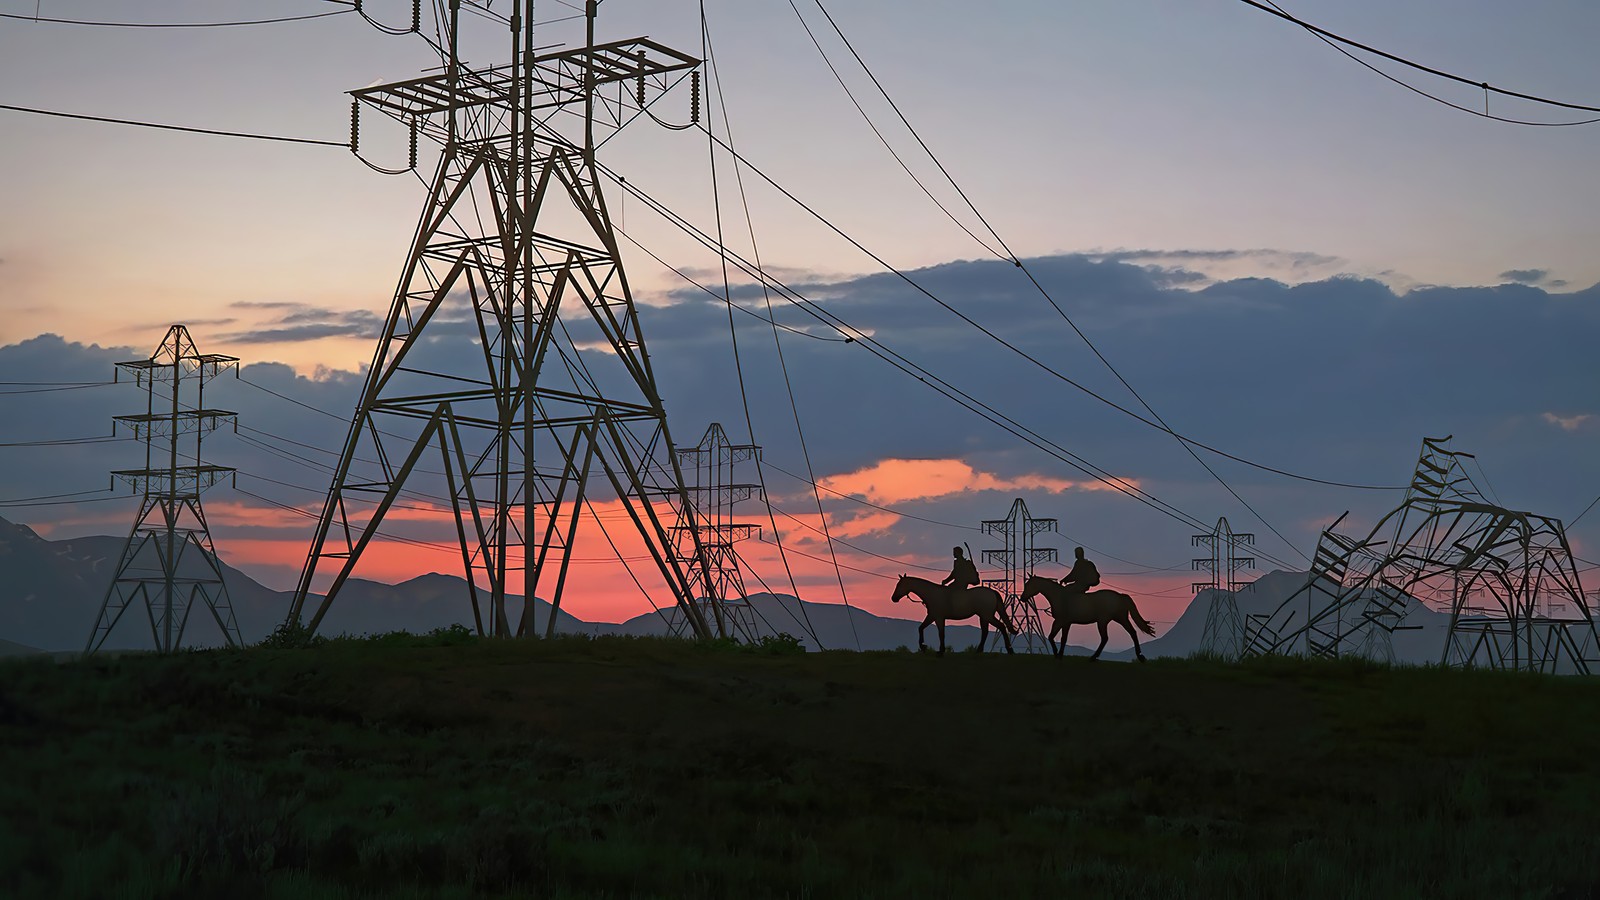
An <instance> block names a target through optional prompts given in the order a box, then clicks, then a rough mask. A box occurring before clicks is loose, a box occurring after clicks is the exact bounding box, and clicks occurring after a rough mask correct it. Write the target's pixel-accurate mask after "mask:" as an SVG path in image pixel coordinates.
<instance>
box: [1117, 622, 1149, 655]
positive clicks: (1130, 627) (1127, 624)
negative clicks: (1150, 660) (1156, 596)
mask: <svg viewBox="0 0 1600 900" xmlns="http://www.w3.org/2000/svg"><path fill="white" fill-rule="evenodd" d="M1117 624H1118V625H1121V626H1122V627H1123V628H1124V629H1126V630H1127V632H1128V637H1131V638H1133V655H1134V656H1136V657H1138V658H1139V662H1144V648H1143V647H1140V646H1139V634H1138V632H1136V631H1134V630H1133V623H1132V622H1130V621H1128V614H1127V613H1123V614H1122V618H1120V619H1118V620H1117Z"/></svg>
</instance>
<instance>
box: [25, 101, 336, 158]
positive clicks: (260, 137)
mask: <svg viewBox="0 0 1600 900" xmlns="http://www.w3.org/2000/svg"><path fill="white" fill-rule="evenodd" d="M0 109H6V110H10V111H12V112H23V113H32V114H34V115H38V116H55V117H56V118H61V119H81V120H83V121H85V122H105V123H107V124H110V125H133V126H136V127H139V128H158V129H161V130H163V131H182V132H187V133H189V134H210V135H216V136H218V137H235V138H247V139H249V140H253V141H278V142H281V143H286V144H314V145H317V146H322V147H343V148H345V149H349V147H350V145H349V144H347V143H343V142H341V141H322V140H317V139H315V138H298V137H284V136H282V135H273V134H249V133H246V132H242V131H221V130H218V129H214V128H192V127H190V126H187V125H166V124H162V123H159V122H140V121H136V120H133V119H113V118H110V117H109V116H89V115H84V114H82V113H69V112H60V111H58V110H51V109H34V108H33V107H29V106H12V105H10V104H6V103H0Z"/></svg>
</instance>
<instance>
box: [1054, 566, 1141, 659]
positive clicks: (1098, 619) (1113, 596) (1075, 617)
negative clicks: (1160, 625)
mask: <svg viewBox="0 0 1600 900" xmlns="http://www.w3.org/2000/svg"><path fill="white" fill-rule="evenodd" d="M1037 594H1043V595H1044V596H1045V599H1046V600H1049V601H1050V618H1051V619H1053V620H1054V622H1053V623H1052V624H1051V626H1050V636H1049V638H1048V640H1049V641H1050V648H1051V649H1052V650H1054V651H1055V654H1056V657H1057V658H1060V656H1061V655H1062V654H1063V653H1065V652H1066V651H1067V629H1069V628H1071V627H1072V626H1074V625H1087V624H1089V623H1090V622H1093V623H1094V624H1095V625H1096V626H1098V627H1099V628H1100V646H1098V647H1096V648H1095V650H1094V656H1092V657H1090V658H1091V659H1099V658H1100V651H1102V650H1104V649H1106V623H1107V622H1116V623H1117V624H1118V625H1121V626H1122V627H1123V628H1125V629H1127V630H1128V637H1131V638H1133V652H1134V653H1135V654H1136V655H1137V656H1138V657H1139V661H1140V662H1144V661H1145V659H1144V650H1142V649H1141V648H1140V647H1139V635H1138V634H1137V633H1136V632H1135V631H1134V630H1133V626H1134V625H1138V626H1139V630H1140V631H1143V632H1144V633H1145V634H1148V635H1152V636H1153V635H1154V634H1155V633H1156V630H1155V628H1153V627H1152V626H1151V625H1150V623H1149V622H1146V621H1145V619H1144V616H1141V615H1139V607H1137V606H1135V605H1134V603H1133V598H1132V597H1129V596H1128V595H1127V594H1124V593H1122V592H1120V591H1109V590H1107V591H1090V592H1088V593H1074V592H1072V591H1070V590H1068V589H1067V586H1066V585H1064V584H1062V583H1061V582H1059V581H1057V580H1055V579H1054V578H1046V577H1044V576H1043V575H1030V576H1029V577H1028V580H1027V581H1026V582H1025V583H1024V584H1023V586H1022V599H1024V600H1027V599H1029V598H1031V597H1033V596H1035V595H1037ZM1129 619H1132V621H1129ZM1057 631H1060V632H1061V645H1060V646H1059V647H1058V646H1056V632H1057Z"/></svg>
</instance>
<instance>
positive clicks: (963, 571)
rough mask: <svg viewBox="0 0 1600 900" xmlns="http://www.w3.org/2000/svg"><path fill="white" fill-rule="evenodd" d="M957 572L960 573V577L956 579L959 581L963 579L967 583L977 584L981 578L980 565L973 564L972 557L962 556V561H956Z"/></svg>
mask: <svg viewBox="0 0 1600 900" xmlns="http://www.w3.org/2000/svg"><path fill="white" fill-rule="evenodd" d="M956 572H957V573H958V574H959V575H960V577H959V578H957V579H956V580H957V581H962V582H965V583H967V584H977V583H978V582H979V581H980V580H981V579H979V578H978V567H977V566H976V565H973V563H972V560H970V559H966V558H962V559H961V560H960V561H958V562H957V563H956Z"/></svg>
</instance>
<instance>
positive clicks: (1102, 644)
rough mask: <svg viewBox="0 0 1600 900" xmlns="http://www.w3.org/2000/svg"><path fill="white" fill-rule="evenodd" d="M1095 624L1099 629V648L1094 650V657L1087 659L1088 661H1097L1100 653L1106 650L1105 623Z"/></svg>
mask: <svg viewBox="0 0 1600 900" xmlns="http://www.w3.org/2000/svg"><path fill="white" fill-rule="evenodd" d="M1096 624H1097V625H1099V627H1100V646H1098V647H1096V648H1094V656H1091V657H1089V658H1090V659H1099V658H1100V651H1101V650H1104V649H1105V648H1106V623H1105V622H1098V623H1096Z"/></svg>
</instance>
